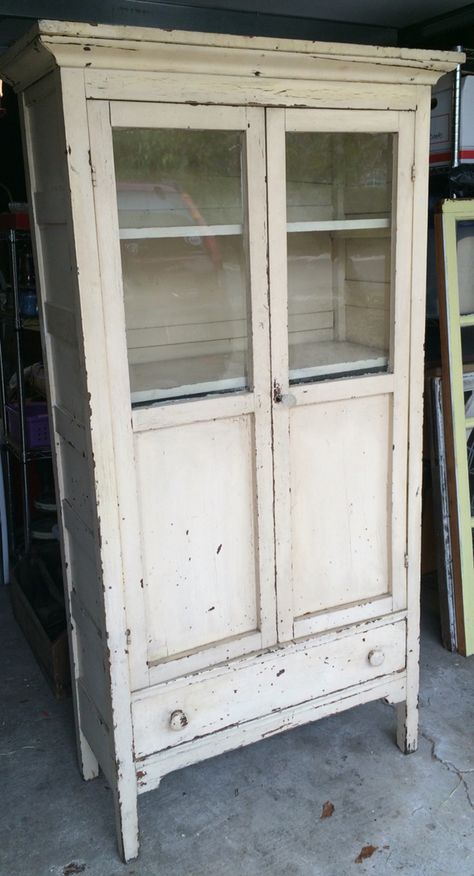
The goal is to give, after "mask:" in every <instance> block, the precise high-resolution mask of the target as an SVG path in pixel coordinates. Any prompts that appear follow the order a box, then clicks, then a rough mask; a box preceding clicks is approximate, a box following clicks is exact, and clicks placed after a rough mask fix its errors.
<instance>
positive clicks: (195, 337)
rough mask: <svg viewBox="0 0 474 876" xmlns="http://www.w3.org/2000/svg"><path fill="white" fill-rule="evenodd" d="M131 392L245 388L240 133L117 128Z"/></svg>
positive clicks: (161, 395)
mask: <svg viewBox="0 0 474 876" xmlns="http://www.w3.org/2000/svg"><path fill="white" fill-rule="evenodd" d="M114 155H115V166H116V178H117V199H118V208H119V225H120V238H121V240H120V243H121V253H122V272H123V286H124V296H125V320H126V330H127V348H128V361H129V370H130V382H131V391H132V402H133V403H135V404H140V403H150V402H153V401H159V400H163V399H170V398H182V397H186V396H193V395H206V394H208V393H212V392H223V391H227V392H228V391H233V390H241V389H245V388H248V386H249V383H250V377H249V371H250V363H249V348H248V337H249V332H248V306H247V291H248V280H247V277H248V271H247V258H246V250H247V245H246V230H245V228H244V209H243V203H244V202H243V195H242V173H241V158H242V134H241V133H240V132H234V131H190V130H156V129H152V130H150V129H137V128H135V129H126V128H125V129H116V130H115V131H114Z"/></svg>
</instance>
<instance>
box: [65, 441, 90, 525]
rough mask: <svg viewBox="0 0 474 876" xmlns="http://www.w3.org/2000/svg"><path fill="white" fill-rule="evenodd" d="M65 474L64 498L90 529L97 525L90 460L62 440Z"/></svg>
mask: <svg viewBox="0 0 474 876" xmlns="http://www.w3.org/2000/svg"><path fill="white" fill-rule="evenodd" d="M60 443H61V449H60V453H61V457H62V464H63V468H64V474H65V488H64V497H65V499H67V501H68V502H69V504H70V505H71V507H72V508H73V509H74V511H75V512H76V514H77V515H78V516H79V517H80V518H81V520H83V521H84V523H85V524H86V526H88V527H89V528H90V529H93V528H94V525H95V514H94V495H93V483H92V478H91V469H90V463H89V459H88V458H87V456H86V454H85V453H81V452H80V451H78V450H76V448H75V447H73V445H72V444H71V443H70V442H69V441H65V440H64V439H61V442H60Z"/></svg>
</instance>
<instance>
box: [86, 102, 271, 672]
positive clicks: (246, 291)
mask: <svg viewBox="0 0 474 876" xmlns="http://www.w3.org/2000/svg"><path fill="white" fill-rule="evenodd" d="M90 113H91V114H92V115H95V116H96V117H97V116H100V120H99V119H97V118H95V119H94V121H93V124H91V130H92V131H96V132H98V131H99V130H100V132H101V133H100V136H99V133H96V135H95V136H96V138H97V141H96V142H95V144H94V146H95V148H94V158H93V160H94V161H95V162H96V164H97V165H98V166H99V167H100V166H101V162H102V173H100V172H99V171H98V170H96V176H97V190H98V188H99V187H100V186H101V187H102V190H101V191H100V192H98V197H97V198H96V205H97V209H101V206H100V205H101V204H104V203H106V204H107V205H108V210H109V212H108V215H104V216H103V217H102V216H101V217H99V216H97V220H98V225H101V219H102V218H103V220H104V227H106V226H108V227H109V228H111V231H112V233H111V234H109V235H108V236H105V234H104V236H103V240H102V242H101V260H102V269H103V270H102V272H103V276H104V277H105V278H106V279H104V283H103V296H105V297H107V296H108V297H109V298H110V302H109V306H110V311H109V312H110V314H111V315H112V316H113V319H114V321H115V328H116V329H117V337H119V338H121V340H120V343H119V344H118V345H117V351H116V352H117V363H112V362H110V363H109V371H111V372H112V371H113V372H114V374H115V377H114V380H116V386H115V391H116V394H117V408H118V410H121V414H120V416H121V417H127V414H126V410H127V408H128V409H129V410H130V408H131V411H130V416H129V417H128V422H130V419H131V428H130V429H129V432H130V434H129V436H128V438H123V440H124V442H125V441H126V440H128V442H129V443H128V445H127V446H128V453H129V457H128V459H129V463H130V464H129V465H128V467H127V470H124V471H122V472H120V473H119V478H122V479H123V481H124V483H125V482H127V483H129V484H130V482H133V489H134V494H135V496H136V503H137V512H136V529H137V531H138V532H139V534H140V538H139V544H138V545H137V549H138V550H139V552H140V557H141V560H140V562H141V575H140V578H141V581H142V583H141V585H140V584H139V585H138V587H137V588H135V591H133V590H132V591H131V592H130V593H129V594H127V602H128V615H131V616H132V625H133V616H134V612H135V610H136V609H135V606H136V603H137V602H138V603H140V604H141V613H140V612H138V610H137V617H138V614H140V618H141V620H137V621H136V623H137V626H140V625H141V626H144V627H145V637H144V638H145V643H146V647H145V648H143V647H142V648H141V650H140V649H139V645H138V644H135V652H134V653H133V654H132V664H133V666H134V670H135V671H134V675H135V677H136V678H137V679H138V680H139V681H138V683H139V684H142V685H143V684H144V683H147V682H146V680H148V683H154V682H157V681H161V680H166V679H169V678H173V677H176V676H178V675H181V674H183V673H184V672H192V671H194V670H196V669H199V668H203V667H206V666H209V665H212V664H214V663H219V662H221V661H222V660H226V659H229V658H232V657H235V656H240V655H242V654H245V653H249V652H252V651H255V650H258V649H260V648H263V647H265V646H267V645H270V644H273V643H274V642H275V641H276V626H275V624H276V620H275V618H276V606H275V588H274V580H275V572H274V530H273V480H272V455H271V399H270V390H269V388H270V385H271V376H270V341H269V313H268V278H267V268H266V265H267V263H266V252H267V239H266V188H265V129H264V118H265V114H264V110H262V109H256V108H248V109H246V108H226V107H203V106H196V107H190V106H177V105H170V104H168V105H159V104H153V105H150V104H141V103H127V102H118V103H112V104H110V105H109V104H106V103H104V104H103V105H102V108H101V107H100V106H98V105H96V104H95V103H94V106H92V107H91V108H90ZM104 156H105V158H104ZM102 209H103V208H102ZM111 271H115V274H114V276H113V277H112V276H111V274H110V272H111ZM107 272H109V274H108V280H107ZM112 299H113V300H112ZM115 364H117V366H118V367H117V369H115V367H114V366H115ZM114 428H115V429H116V430H117V432H118V430H119V426H117V425H114ZM122 428H123V427H122ZM120 440H121V439H120V435H118V437H117V441H118V442H120ZM132 528H133V527H132V524H130V526H129V528H128V531H127V532H128V534H127V537H126V539H125V540H124V544H125V548H124V549H125V550H130V547H127V545H130V544H131V543H132V541H133V532H132ZM128 615H127V616H128ZM139 637H140V632H139V631H138V630H135V631H133V630H132V637H131V638H132V647H133V645H134V642H135V643H137V640H138V638H139ZM142 638H143V634H142Z"/></svg>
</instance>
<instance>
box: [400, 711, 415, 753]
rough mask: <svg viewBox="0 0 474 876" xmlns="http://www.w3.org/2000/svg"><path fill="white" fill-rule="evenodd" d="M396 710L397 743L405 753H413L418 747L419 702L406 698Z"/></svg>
mask: <svg viewBox="0 0 474 876" xmlns="http://www.w3.org/2000/svg"><path fill="white" fill-rule="evenodd" d="M396 710H397V745H398V747H399V749H400V751H402V752H403V754H412V752H414V751H416V749H417V748H418V702H417V701H415V702H413V703H412V702H410V701H409V700H404V702H403V703H397V704H396Z"/></svg>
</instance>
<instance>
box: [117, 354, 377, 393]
mask: <svg viewBox="0 0 474 876" xmlns="http://www.w3.org/2000/svg"><path fill="white" fill-rule="evenodd" d="M387 362H388V359H387V355H386V353H384V351H383V350H380V349H377V348H375V347H367V346H365V345H363V344H354V343H351V342H350V341H322V342H321V341H317V342H314V343H306V344H298V345H297V346H294V347H292V348H291V350H290V370H289V376H290V382H296V381H299V380H307V379H311V378H312V377H315V378H318V377H324V376H326V375H327V376H328V377H330V376H337V375H338V374H347V373H352V372H353V373H360V372H364V371H369V370H370V371H371V370H373V369H380V370H382V369H383V368H385V367H386V366H387ZM244 363H245V353H244V352H235V353H232V354H226V353H220V354H215V355H209V356H199V357H186V358H184V357H183V358H182V359H168V360H164V361H161V362H145V363H140V364H136V365H131V366H130V381H131V396H132V403H133V404H144V403H146V402H154V401H163V400H166V399H172V398H182V397H186V396H191V395H205V394H207V393H214V392H232V391H234V392H235V391H237V390H243V389H246V388H247V386H248V382H247V380H246V378H245V377H244V376H243V375H244V374H245V370H246V369H245V367H244ZM216 375H221V376H220V377H216ZM157 387H159V388H157Z"/></svg>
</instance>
